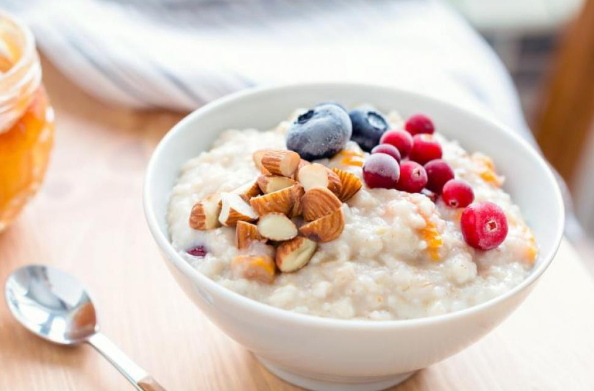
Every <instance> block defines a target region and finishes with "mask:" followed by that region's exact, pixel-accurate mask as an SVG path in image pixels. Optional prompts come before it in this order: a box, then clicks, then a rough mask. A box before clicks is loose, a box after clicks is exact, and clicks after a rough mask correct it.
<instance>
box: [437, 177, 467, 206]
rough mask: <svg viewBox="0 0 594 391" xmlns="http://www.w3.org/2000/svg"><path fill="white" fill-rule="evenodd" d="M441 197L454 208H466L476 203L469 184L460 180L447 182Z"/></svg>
mask: <svg viewBox="0 0 594 391" xmlns="http://www.w3.org/2000/svg"><path fill="white" fill-rule="evenodd" d="M441 196H442V198H443V201H444V202H445V203H446V205H447V206H449V207H452V208H466V207H467V206H468V205H470V204H471V203H472V201H474V192H473V191H472V187H471V186H470V184H469V183H468V182H466V181H463V180H460V179H452V180H450V181H447V183H446V184H445V185H444V186H443V190H442V191H441Z"/></svg>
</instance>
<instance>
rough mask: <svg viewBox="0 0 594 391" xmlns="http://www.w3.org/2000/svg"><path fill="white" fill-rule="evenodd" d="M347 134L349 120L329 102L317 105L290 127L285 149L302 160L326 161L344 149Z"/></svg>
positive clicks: (347, 137)
mask: <svg viewBox="0 0 594 391" xmlns="http://www.w3.org/2000/svg"><path fill="white" fill-rule="evenodd" d="M351 133H352V126H351V120H350V118H349V115H348V114H347V112H346V111H345V110H344V109H342V108H340V106H338V105H336V104H333V103H327V104H320V105H316V106H315V107H314V108H313V109H311V110H308V111H307V112H305V113H303V114H301V115H300V116H299V117H297V119H296V120H295V122H293V123H292V124H291V126H290V127H289V130H288V131H287V148H288V149H290V150H292V151H295V152H297V153H298V154H299V155H300V156H301V158H302V159H305V160H316V159H322V158H327V157H331V156H333V155H335V154H337V153H338V152H340V151H341V150H342V149H343V148H344V147H345V145H346V143H347V142H348V141H349V139H350V138H351Z"/></svg>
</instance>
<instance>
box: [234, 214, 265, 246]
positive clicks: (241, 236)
mask: <svg viewBox="0 0 594 391" xmlns="http://www.w3.org/2000/svg"><path fill="white" fill-rule="evenodd" d="M253 241H263V242H265V241H266V238H264V237H263V236H262V235H260V232H258V227H257V226H256V225H254V224H252V223H248V222H246V221H238V222H237V228H236V229H235V245H236V246H237V248H238V249H240V250H243V249H245V248H248V247H249V246H250V244H252V242H253Z"/></svg>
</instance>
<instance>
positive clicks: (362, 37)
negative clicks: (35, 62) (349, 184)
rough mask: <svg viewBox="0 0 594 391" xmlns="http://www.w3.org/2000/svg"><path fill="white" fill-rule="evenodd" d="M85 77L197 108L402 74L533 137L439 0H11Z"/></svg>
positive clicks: (396, 80) (104, 86) (483, 54)
mask: <svg viewBox="0 0 594 391" xmlns="http://www.w3.org/2000/svg"><path fill="white" fill-rule="evenodd" d="M0 5H2V6H3V7H4V8H7V9H8V10H9V11H11V12H13V13H16V14H17V15H18V16H20V17H22V18H23V19H24V20H25V21H26V22H27V23H28V24H29V25H30V26H31V28H32V30H33V32H34V33H35V36H36V38H37V40H38V44H39V46H40V48H41V50H42V51H43V52H44V53H45V55H46V56H47V57H48V58H49V59H50V60H51V61H52V62H53V63H54V64H55V65H56V66H57V67H58V68H60V70H61V71H62V72H64V73H65V74H66V75H67V76H68V77H70V78H71V79H72V80H73V81H75V82H76V83H77V84H78V85H80V86H81V87H82V88H84V89H85V90H87V91H88V92H90V93H91V94H93V95H95V96H97V97H99V98H101V99H103V100H106V101H108V102H112V103H114V104H119V105H129V106H134V107H141V108H153V107H163V108H169V109H174V110H192V109H194V108H196V107H198V106H200V105H202V104H204V103H205V102H208V101H211V100H213V99H216V98H218V97H220V96H222V95H225V94H228V93H230V92H233V91H237V90H240V89H243V88H245V87H248V86H254V85H265V84H272V83H282V82H298V81H317V80H323V81H363V82H373V83H381V84H385V85H395V86H399V87H401V88H406V89H411V90H415V91H418V92H422V93H426V94H430V95H433V96H435V97H438V98H440V99H445V100H447V101H452V102H456V103H457V104H462V105H464V106H466V107H468V108H470V109H471V110H475V111H479V112H482V113H484V114H487V115H492V116H493V117H495V118H496V119H498V120H500V121H502V122H504V123H506V124H508V125H509V126H511V127H512V128H514V129H516V130H518V131H519V132H522V133H523V134H524V135H526V136H528V137H529V132H528V131H527V128H526V124H525V122H524V120H523V117H522V114H521V109H520V106H519V103H518V98H517V94H516V93H515V91H514V88H513V85H512V83H511V81H510V78H509V75H508V74H507V72H506V71H505V69H504V68H503V66H502V64H501V63H500V61H499V60H498V58H497V57H496V56H495V55H494V53H493V52H492V51H491V49H490V48H489V47H488V45H487V44H486V43H485V42H484V41H483V40H482V39H481V38H480V37H479V36H478V35H477V34H476V33H475V32H474V31H473V30H472V29H471V28H470V27H469V26H468V25H467V24H466V22H465V21H463V20H462V19H461V18H459V17H458V16H457V15H456V14H455V13H453V12H451V11H450V10H449V9H448V8H447V7H446V6H445V5H443V4H442V3H441V2H439V1H432V0H417V1H413V0H400V1H391V0H374V1H369V0H227V1H225V0H127V1H123V0H121V1H116V0H111V1H106V0H103V1H101V0H52V1H46V0H0Z"/></svg>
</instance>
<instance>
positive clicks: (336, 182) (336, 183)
mask: <svg viewBox="0 0 594 391" xmlns="http://www.w3.org/2000/svg"><path fill="white" fill-rule="evenodd" d="M326 171H327V172H328V189H330V190H331V191H332V192H333V193H334V194H339V193H340V191H341V190H342V182H341V181H340V178H339V177H338V175H336V173H335V172H333V171H332V170H330V169H329V168H327V167H326Z"/></svg>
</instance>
